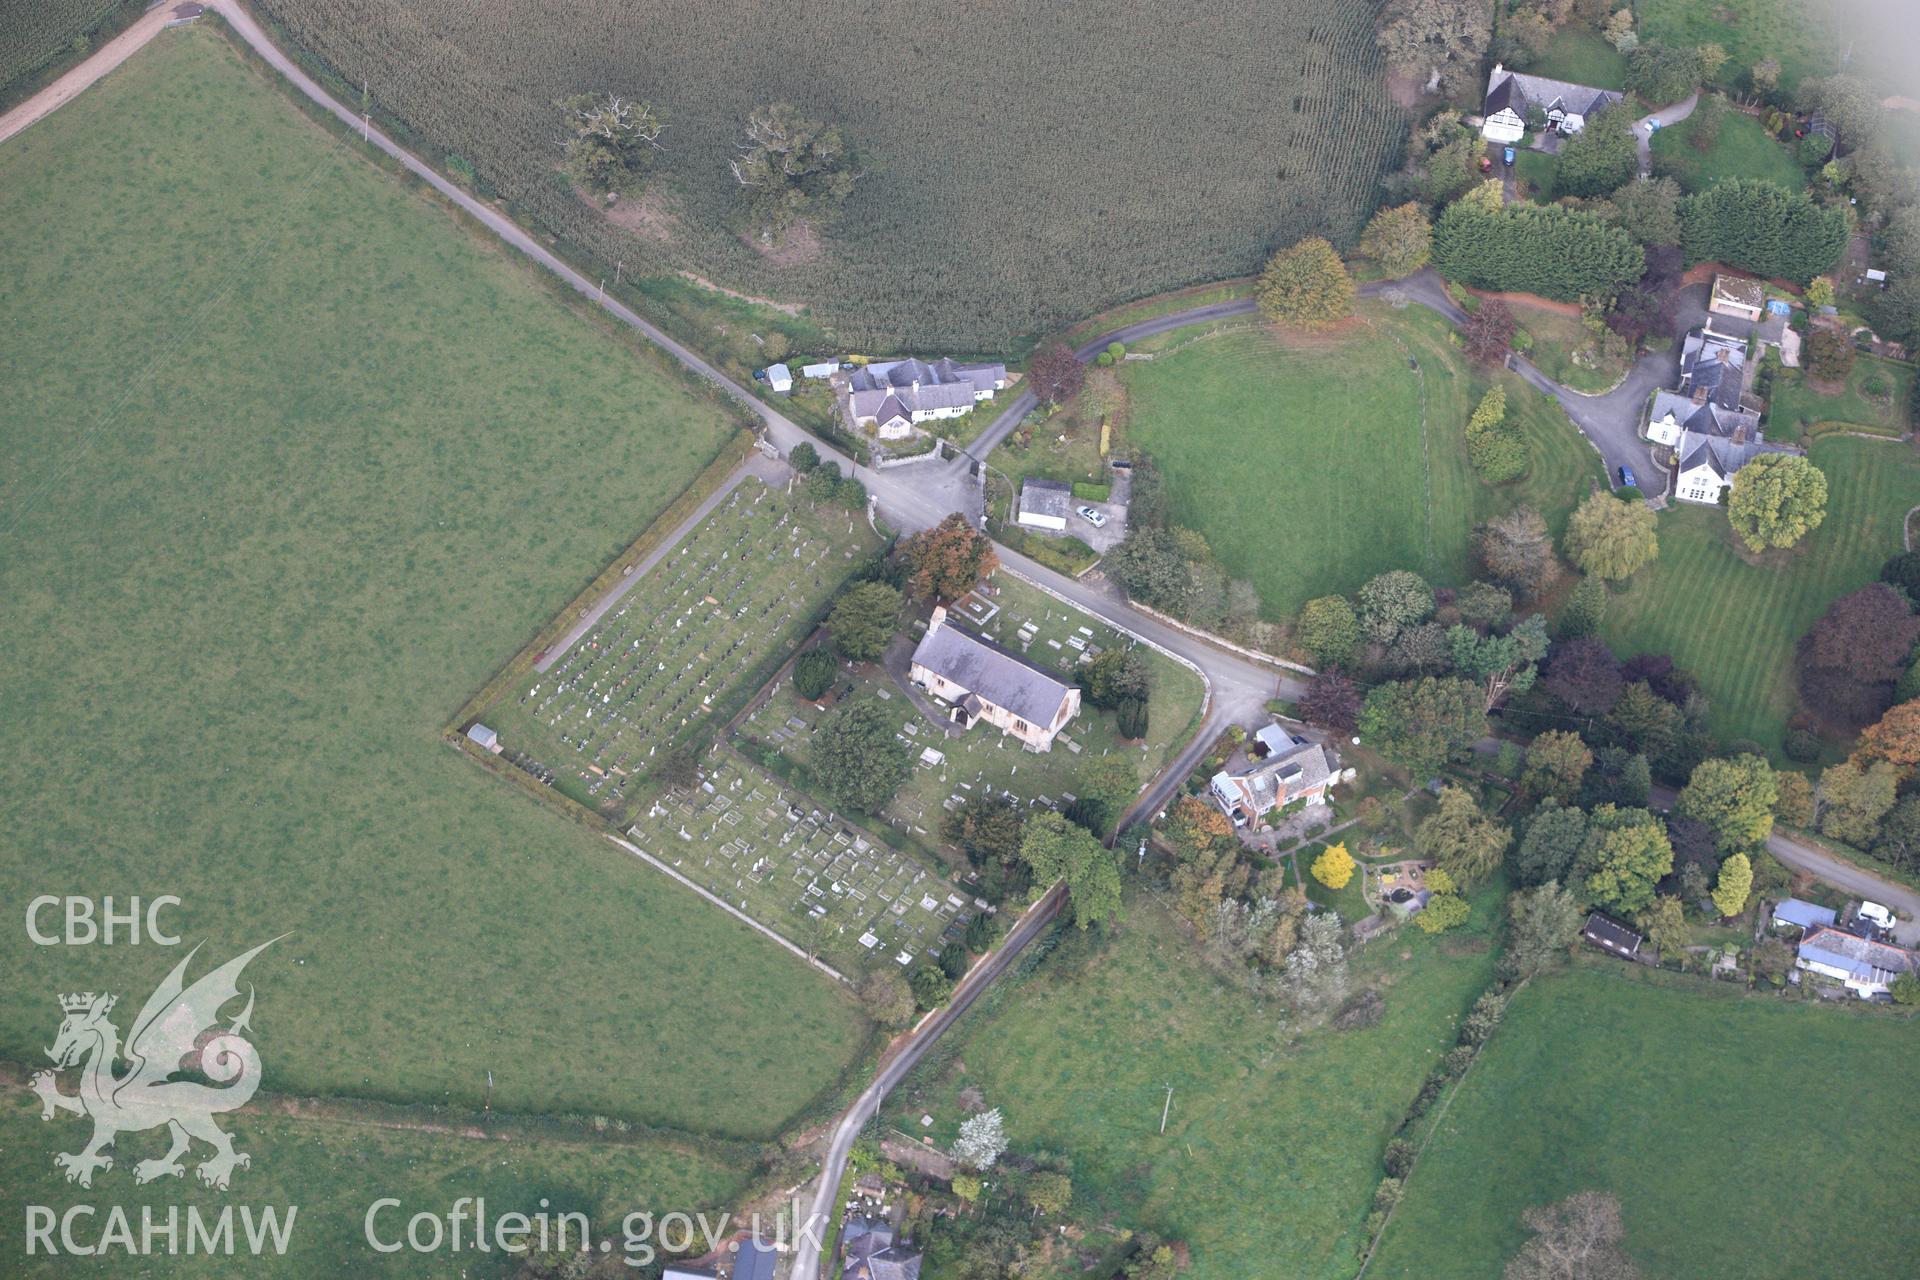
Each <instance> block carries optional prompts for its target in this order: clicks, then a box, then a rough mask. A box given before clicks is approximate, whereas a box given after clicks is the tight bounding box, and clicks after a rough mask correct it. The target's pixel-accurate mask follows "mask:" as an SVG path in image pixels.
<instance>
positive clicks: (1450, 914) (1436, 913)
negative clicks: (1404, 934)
mask: <svg viewBox="0 0 1920 1280" xmlns="http://www.w3.org/2000/svg"><path fill="white" fill-rule="evenodd" d="M1432 874H1433V875H1442V874H1444V873H1443V872H1441V871H1439V870H1437V869H1436V870H1435V871H1434V872H1433V873H1432ZM1472 914H1473V909H1472V908H1471V907H1469V906H1468V905H1467V900H1466V899H1465V898H1463V897H1461V896H1460V895H1459V894H1458V893H1441V892H1438V891H1437V890H1436V891H1435V892H1433V893H1430V894H1429V895H1428V896H1427V905H1426V906H1424V907H1422V908H1421V909H1420V914H1419V915H1416V916H1415V917H1414V918H1413V922H1414V923H1415V924H1417V925H1419V926H1420V931H1421V932H1422V933H1445V932H1446V931H1447V930H1449V929H1457V928H1459V927H1460V926H1461V925H1463V924H1465V923H1466V922H1467V917H1468V916H1470V915H1472Z"/></svg>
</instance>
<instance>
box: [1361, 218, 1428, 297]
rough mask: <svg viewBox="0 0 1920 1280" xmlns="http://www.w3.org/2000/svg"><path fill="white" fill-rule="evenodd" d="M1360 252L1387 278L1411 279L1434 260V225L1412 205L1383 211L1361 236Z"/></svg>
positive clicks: (1368, 224) (1369, 223)
mask: <svg viewBox="0 0 1920 1280" xmlns="http://www.w3.org/2000/svg"><path fill="white" fill-rule="evenodd" d="M1360 252H1361V253H1364V254H1365V255H1367V257H1369V258H1372V259H1373V260H1374V262H1375V263H1377V264H1378V265H1379V267H1380V270H1382V271H1383V272H1385V273H1386V274H1387V275H1388V276H1391V277H1393V278H1395V279H1398V278H1399V277H1401V276H1410V275H1412V274H1413V273H1414V272H1416V271H1418V270H1419V269H1420V268H1422V267H1424V266H1426V265H1427V259H1428V258H1430V257H1432V256H1433V224H1432V223H1430V222H1428V221H1427V215H1426V211H1425V210H1423V209H1422V208H1421V207H1420V206H1419V205H1418V204H1415V203H1412V202H1409V203H1407V204H1402V205H1395V206H1394V207H1393V208H1391V209H1382V210H1380V212H1378V213H1376V214H1374V215H1373V219H1372V220H1371V221H1370V222H1368V223H1367V229H1366V230H1365V231H1363V232H1361V233H1360Z"/></svg>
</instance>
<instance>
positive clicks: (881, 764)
mask: <svg viewBox="0 0 1920 1280" xmlns="http://www.w3.org/2000/svg"><path fill="white" fill-rule="evenodd" d="M812 756H813V763H812V773H813V780H814V783H815V785H817V786H818V787H819V788H820V790H821V791H822V792H823V793H824V794H825V795H826V796H827V797H828V798H829V799H830V800H832V801H833V802H834V803H835V804H838V805H840V806H842V807H843V808H847V809H854V810H857V811H859V812H861V813H879V812H880V811H881V810H882V809H884V808H886V807H887V802H888V801H890V800H892V799H893V797H894V796H895V795H896V794H897V793H898V792H899V790H900V787H901V785H902V784H904V783H905V782H906V780H907V778H908V777H909V776H910V775H911V774H912V773H913V757H912V756H911V755H909V754H908V753H907V749H906V748H905V747H903V746H901V745H900V743H899V741H898V739H897V738H896V737H895V736H894V721H893V719H892V717H890V716H889V715H888V714H887V713H886V711H885V710H884V709H883V708H882V706H881V704H879V703H877V702H859V703H855V704H854V705H852V706H850V707H843V708H841V709H840V710H839V711H837V712H835V713H834V714H833V715H832V716H831V717H829V718H828V720H827V722H826V723H825V724H823V725H821V726H820V730H819V732H818V733H816V734H815V735H814V740H813V752H812Z"/></svg>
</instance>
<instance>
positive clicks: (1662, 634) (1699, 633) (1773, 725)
mask: <svg viewBox="0 0 1920 1280" xmlns="http://www.w3.org/2000/svg"><path fill="white" fill-rule="evenodd" d="M1812 458H1813V461H1814V464H1815V465H1816V466H1818V467H1819V468H1820V469H1821V470H1822V471H1823V472H1825V473H1826V477H1827V490H1828V498H1827V518H1826V521H1825V522H1824V523H1823V524H1822V525H1821V526H1820V528H1818V529H1816V530H1814V532H1813V533H1812V534H1810V535H1809V536H1808V537H1807V539H1806V540H1805V541H1804V542H1803V543H1802V544H1801V545H1800V546H1799V547H1797V548H1795V549H1794V550H1792V551H1791V552H1784V553H1783V552H1774V553H1771V556H1772V557H1777V558H1778V559H1777V561H1773V562H1769V563H1766V564H1753V563H1749V562H1748V561H1747V560H1744V559H1742V558H1741V556H1740V554H1739V553H1738V552H1737V551H1736V550H1735V545H1736V544H1735V539H1734V536H1733V532H1732V530H1731V529H1730V528H1729V527H1728V525H1727V517H1726V512H1725V511H1724V509H1722V508H1718V507H1702V506H1696V505H1693V504H1690V503H1684V502H1682V503H1675V504H1674V505H1672V506H1670V507H1669V508H1668V509H1667V510H1666V511H1664V512H1662V513H1661V515H1660V527H1659V535H1660V556H1659V558H1658V559H1657V560H1655V561H1654V562H1653V564H1651V565H1650V566H1648V567H1647V568H1645V569H1642V570H1641V571H1640V572H1639V573H1638V574H1636V575H1635V576H1634V577H1633V578H1632V579H1630V580H1629V582H1628V585H1627V590H1626V591H1625V592H1624V593H1623V594H1621V595H1617V596H1615V597H1614V598H1613V600H1612V602H1611V603H1610V604H1609V605H1608V609H1607V621H1606V625H1605V634H1606V636H1607V638H1608V640H1609V641H1610V642H1611V643H1612V644H1613V646H1614V648H1615V650H1616V651H1617V652H1619V654H1620V655H1621V656H1622V657H1631V656H1633V655H1635V654H1640V653H1669V654H1672V655H1673V660H1674V661H1675V662H1676V663H1678V664H1679V665H1680V666H1681V667H1683V668H1685V669H1686V670H1687V671H1689V672H1691V673H1692V674H1693V675H1694V676H1695V677H1696V678H1697V679H1698V680H1699V682H1700V688H1701V691H1702V692H1703V693H1705V694H1706V696H1707V699H1708V702H1709V703H1710V705H1711V708H1712V719H1713V727H1714V730H1715V732H1717V733H1718V734H1719V735H1720V736H1721V737H1722V738H1723V739H1730V738H1750V739H1752V740H1753V741H1755V742H1758V743H1760V744H1761V745H1762V746H1764V747H1767V748H1768V749H1770V750H1777V749H1778V748H1779V746H1780V740H1781V737H1782V735H1783V734H1784V733H1785V732H1786V727H1787V720H1788V717H1790V716H1791V715H1792V714H1793V712H1794V710H1795V707H1796V705H1797V704H1796V701H1795V695H1794V677H1793V650H1794V645H1795V644H1796V643H1797V642H1798V641H1799V639H1800V637H1801V636H1803V635H1805V634H1806V632H1807V631H1808V629H1809V628H1811V627H1812V626H1813V624H1814V622H1815V621H1816V620H1817V619H1818V618H1819V617H1820V615H1821V614H1822V613H1823V612H1825V611H1826V608H1827V605H1828V604H1830V603H1831V602H1832V601H1833V600H1834V598H1835V597H1837V596H1840V595H1843V594H1845V593H1846V592H1848V591H1851V590H1853V589H1854V588H1856V587H1859V586H1862V585H1864V584H1866V583H1867V582H1870V581H1872V580H1873V578H1874V576H1875V575H1876V574H1877V573H1878V572H1879V569H1880V565H1881V562H1882V561H1884V560H1885V559H1886V558H1887V557H1888V556H1890V555H1893V554H1894V553H1896V552H1897V551H1899V550H1900V547H1901V541H1900V538H1901V521H1902V520H1903V519H1904V518H1905V516H1906V512H1907V509H1908V508H1909V507H1911V506H1913V505H1914V503H1915V501H1916V500H1920V457H1916V455H1915V453H1914V451H1913V450H1912V449H1911V448H1909V447H1907V446H1906V445H1904V444H1900V443H1895V442H1891V441H1888V442H1882V441H1877V440H1860V439H1854V438H1846V437H1830V438H1827V439H1823V440H1819V441H1817V442H1815V444H1814V446H1813V452H1812Z"/></svg>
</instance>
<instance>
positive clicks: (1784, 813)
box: [1773, 772, 1814, 827]
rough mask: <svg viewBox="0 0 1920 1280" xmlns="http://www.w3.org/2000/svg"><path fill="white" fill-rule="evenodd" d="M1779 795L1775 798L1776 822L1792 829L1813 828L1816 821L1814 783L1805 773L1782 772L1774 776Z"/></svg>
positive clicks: (1774, 811) (1774, 783) (1775, 787)
mask: <svg viewBox="0 0 1920 1280" xmlns="http://www.w3.org/2000/svg"><path fill="white" fill-rule="evenodd" d="M1773 785H1774V789H1775V791H1776V792H1777V794H1776V795H1775V796H1774V798H1773V816H1774V819H1775V821H1778V822H1784V823H1786V824H1787V825H1788V826H1790V827H1811V826H1812V825H1813V819H1814V807H1813V783H1812V781H1811V780H1809V779H1808V777H1807V775H1806V774H1804V773H1787V772H1781V773H1776V774H1774V775H1773Z"/></svg>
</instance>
